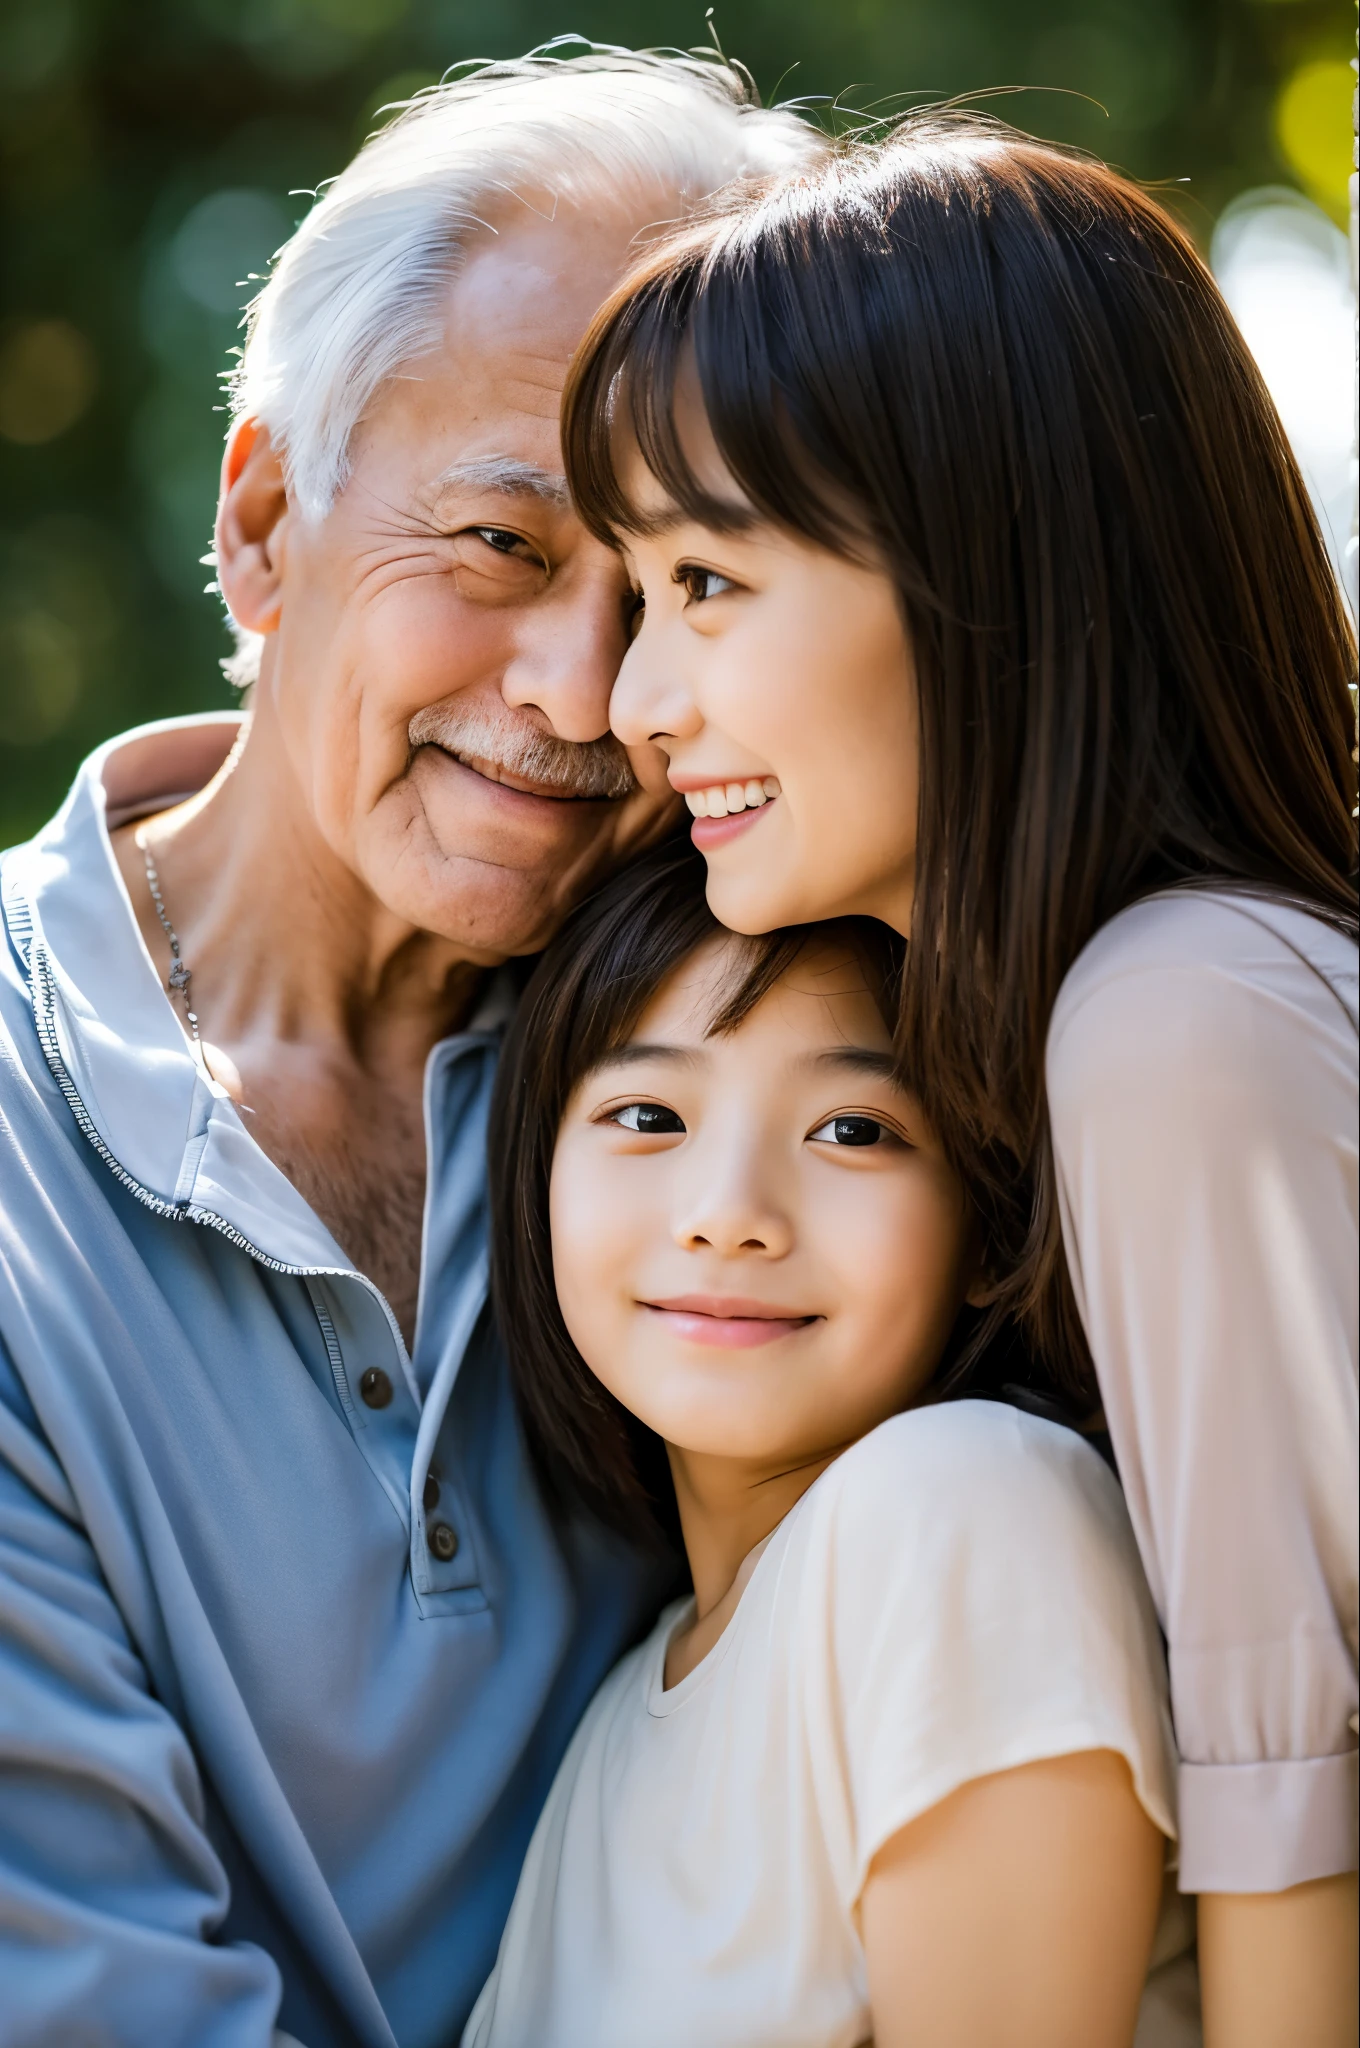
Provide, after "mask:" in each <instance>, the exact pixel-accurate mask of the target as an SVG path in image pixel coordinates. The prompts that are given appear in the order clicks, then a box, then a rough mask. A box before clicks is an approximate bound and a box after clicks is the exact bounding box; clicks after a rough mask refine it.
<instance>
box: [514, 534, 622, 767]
mask: <svg viewBox="0 0 1360 2048" xmlns="http://www.w3.org/2000/svg"><path fill="white" fill-rule="evenodd" d="M600 552H601V554H606V553H607V551H606V550H605V549H603V548H601V550H600ZM626 600H627V587H626V584H625V583H624V580H623V577H622V574H621V572H620V571H618V570H617V569H616V568H615V566H614V564H613V562H612V559H611V560H610V561H609V562H608V564H607V565H604V566H596V567H593V568H592V569H591V570H590V571H588V572H586V573H578V574H573V575H570V576H567V577H564V578H563V581H562V585H561V587H560V589H559V591H558V593H556V596H555V599H554V600H553V601H549V602H547V603H542V602H540V603H539V604H537V605H535V606H534V608H533V609H532V611H531V612H529V613H528V614H527V615H526V617H525V621H524V624H523V627H522V629H521V631H520V633H519V634H518V636H517V640H516V647H515V652H514V655H513V657H512V659H511V661H510V663H509V665H508V666H507V668H506V670H505V673H504V676H503V678H502V681H501V696H502V698H503V699H504V701H505V702H506V704H508V705H510V706H511V707H512V708H513V709H516V710H522V709H533V710H536V711H539V712H541V713H542V715H543V716H544V717H545V718H546V719H547V721H548V724H549V725H550V726H551V727H552V730H553V731H554V732H555V733H556V734H557V736H558V738H559V739H563V740H574V741H575V742H577V744H578V745H579V744H584V743H585V742H586V741H588V740H598V739H603V738H604V736H605V734H606V733H607V732H608V731H609V693H610V691H611V690H612V688H613V686H614V678H615V676H616V675H617V674H618V672H619V663H620V662H621V661H622V660H623V657H624V653H625V651H626V649H627V646H628V635H627V629H626V623H625V615H624V607H625V604H626Z"/></svg>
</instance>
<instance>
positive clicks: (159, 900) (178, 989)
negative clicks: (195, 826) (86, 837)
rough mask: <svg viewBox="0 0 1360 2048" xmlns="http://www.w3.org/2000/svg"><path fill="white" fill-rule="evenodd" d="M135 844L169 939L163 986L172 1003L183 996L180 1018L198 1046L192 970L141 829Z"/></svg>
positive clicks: (199, 1043) (163, 927)
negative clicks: (185, 958)
mask: <svg viewBox="0 0 1360 2048" xmlns="http://www.w3.org/2000/svg"><path fill="white" fill-rule="evenodd" d="M137 844H138V846H139V847H140V848H141V850H142V859H143V860H144V861H145V862H146V882H147V887H148V888H149V889H150V891H151V901H152V902H153V903H154V904H155V906H156V915H157V917H158V918H159V919H160V921H161V929H162V930H163V931H164V933H165V936H166V938H167V939H168V940H169V941H170V961H171V966H170V973H169V977H168V978H167V980H166V984H165V986H166V988H167V989H168V990H169V992H170V1000H171V1002H172V1003H173V1002H174V1001H176V999H177V998H179V997H181V996H182V997H183V998H184V1019H185V1022H186V1023H187V1024H188V1026H189V1029H190V1031H191V1032H192V1033H193V1039H194V1044H195V1045H196V1046H198V1047H199V1048H200V1049H201V1047H202V1044H203V1041H202V1039H201V1038H200V1037H199V1035H198V1013H197V1012H196V1011H195V1009H194V1008H193V1004H192V999H191V997H190V995H189V983H190V982H191V981H192V980H193V978H194V972H193V969H192V968H191V967H186V966H185V964H184V956H183V954H182V953H181V952H180V949H179V935H178V933H177V932H176V930H175V927H174V926H173V925H172V924H171V922H170V918H169V915H168V913H167V911H166V908H165V899H164V897H163V896H162V895H161V878H160V876H159V875H158V874H157V873H156V863H155V861H154V860H153V859H152V858H151V848H150V847H149V846H148V845H147V843H146V835H145V834H144V833H142V832H139V833H138V834H137Z"/></svg>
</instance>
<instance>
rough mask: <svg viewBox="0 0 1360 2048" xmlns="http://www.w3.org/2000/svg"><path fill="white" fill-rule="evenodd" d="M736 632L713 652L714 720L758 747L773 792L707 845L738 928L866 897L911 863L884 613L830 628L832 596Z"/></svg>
mask: <svg viewBox="0 0 1360 2048" xmlns="http://www.w3.org/2000/svg"><path fill="white" fill-rule="evenodd" d="M755 626H756V620H755V619H754V618H753V621H752V631H751V632H750V634H749V636H745V644H742V641H743V636H739V635H734V636H733V642H734V644H733V646H732V647H731V648H730V649H727V650H724V654H725V659H724V660H723V662H722V665H721V669H719V667H718V665H717V664H716V663H715V665H714V672H713V675H712V681H711V689H710V692H709V705H708V707H707V708H708V709H709V711H710V714H711V716H712V718H713V721H714V723H715V724H717V725H719V726H721V727H722V728H723V729H725V730H727V731H728V732H730V733H731V735H732V737H733V738H734V739H735V740H737V741H738V742H739V743H741V744H742V745H743V746H745V747H747V748H749V749H750V751H751V752H753V753H754V754H755V755H756V756H757V758H759V759H761V760H763V761H768V763H769V764H770V767H771V769H772V771H773V773H774V774H776V775H777V776H778V777H779V780H780V783H781V784H782V787H783V794H782V795H781V797H780V799H779V801H778V802H777V803H776V804H775V805H774V806H773V807H772V809H771V811H770V814H769V816H768V818H762V819H761V821H760V823H759V824H758V825H755V826H754V827H753V828H752V829H751V830H750V831H749V832H748V833H745V834H742V835H741V836H740V837H738V838H736V839H734V840H732V841H731V842H729V843H728V845H726V846H723V847H720V848H718V849H716V850H715V851H714V852H713V853H712V854H710V856H709V873H710V888H709V901H710V904H711V905H712V908H713V910H714V913H715V914H716V915H717V916H718V917H719V918H721V919H722V921H723V922H724V923H725V924H728V925H730V926H731V927H732V928H733V929H735V930H737V931H751V932H756V931H768V930H769V929H771V927H772V926H774V925H776V924H785V923H797V922H802V921H804V920H809V921H810V920H816V919H818V918H824V917H829V916H834V915H838V914H843V913H844V912H846V911H849V910H856V909H868V908H870V907H871V906H872V905H874V904H876V903H877V901H878V898H879V896H880V893H881V892H884V891H886V890H888V889H890V888H891V887H893V886H894V885H895V884H896V883H898V882H899V881H900V880H901V879H902V878H903V877H904V876H905V875H908V874H909V873H910V870H911V865H912V860H913V856H914V852H915V839H916V776H917V763H916V733H915V703H914V696H913V692H912V688H911V682H910V675H909V672H908V670H907V666H906V656H905V651H904V642H903V638H902V635H901V632H900V630H899V629H898V628H897V627H896V625H895V623H894V622H892V621H890V620H883V619H878V620H875V621H870V622H868V623H867V624H866V625H865V626H864V627H863V629H862V630H860V631H858V632H856V631H855V630H854V625H853V621H851V622H850V623H849V624H847V625H846V626H845V629H844V630H841V627H840V625H838V621H837V618H836V615H835V614H834V612H833V611H832V610H831V608H830V605H829V602H828V605H827V607H825V608H799V609H798V610H797V611H790V614H789V616H788V617H787V618H786V619H784V620H782V621H776V622H775V624H774V626H773V627H772V628H771V629H770V630H768V631H764V632H761V633H757V632H756V631H755Z"/></svg>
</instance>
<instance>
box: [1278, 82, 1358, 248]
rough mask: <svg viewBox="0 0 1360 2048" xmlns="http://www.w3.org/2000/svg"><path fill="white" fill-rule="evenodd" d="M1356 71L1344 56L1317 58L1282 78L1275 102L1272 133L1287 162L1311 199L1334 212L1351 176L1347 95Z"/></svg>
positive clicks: (1341, 209) (1341, 204)
mask: <svg viewBox="0 0 1360 2048" xmlns="http://www.w3.org/2000/svg"><path fill="white" fill-rule="evenodd" d="M1354 90H1355V75H1354V73H1353V72H1352V70H1351V67H1350V65H1349V64H1348V63H1347V62H1346V61H1345V59H1344V58H1343V57H1316V58H1314V59H1313V61H1312V62H1311V63H1309V64H1302V65H1300V67H1299V69H1298V70H1297V71H1296V72H1295V73H1294V75H1293V77H1292V78H1290V79H1288V80H1286V82H1285V86H1284V89H1283V91H1282V92H1281V94H1280V97H1279V99H1278V100H1277V101H1276V103H1275V137H1276V140H1277V141H1278V143H1279V145H1280V148H1281V150H1282V152H1283V154H1284V158H1285V161H1286V163H1287V164H1288V165H1289V168H1290V170H1291V171H1293V173H1294V175H1295V176H1296V177H1297V178H1298V180H1299V182H1300V183H1301V184H1303V185H1306V186H1307V188H1308V190H1309V191H1310V192H1311V193H1312V194H1313V197H1314V198H1315V199H1319V200H1321V202H1322V203H1323V205H1324V206H1328V207H1330V208H1331V209H1332V211H1333V212H1335V213H1337V214H1338V215H1341V214H1344V212H1345V208H1346V181H1347V179H1348V178H1349V177H1350V174H1351V147H1352V143H1353V140H1354V135H1353V130H1352V125H1351V95H1352V93H1353V92H1354Z"/></svg>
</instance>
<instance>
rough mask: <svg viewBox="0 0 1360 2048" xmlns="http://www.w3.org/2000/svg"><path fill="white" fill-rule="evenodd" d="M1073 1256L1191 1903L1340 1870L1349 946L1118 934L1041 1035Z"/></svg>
mask: <svg viewBox="0 0 1360 2048" xmlns="http://www.w3.org/2000/svg"><path fill="white" fill-rule="evenodd" d="M1048 1094H1049V1105H1050V1111H1051V1116H1052V1127H1053V1146H1054V1154H1055V1162H1056V1168H1057V1179H1058V1190H1059V1198H1060V1202H1061V1209H1062V1225H1063V1238H1064V1242H1065V1245H1066V1248H1067V1256H1068V1261H1069V1265H1070V1269H1071V1274H1072V1280H1073V1285H1074V1287H1075V1290H1076V1297H1077V1305H1078V1308H1079V1310H1080V1313H1081V1317H1082V1321H1083V1323H1084V1325H1085V1329H1086V1333H1087V1338H1088V1341H1089V1343H1090V1346H1091V1351H1092V1355H1093V1357H1094V1359H1095V1365H1096V1371H1097V1373H1098V1375H1099V1379H1100V1386H1101V1392H1102V1395H1103V1397H1104V1403H1105V1411H1106V1415H1107V1417H1108V1420H1109V1426H1110V1431H1111V1435H1112V1437H1113V1441H1114V1447H1115V1454H1116V1457H1117V1458H1118V1461H1119V1470H1120V1475H1121V1477H1122V1479H1123V1482H1124V1487H1125V1491H1126V1495H1127V1499H1128V1504H1129V1509H1130V1513H1131V1515H1132V1518H1133V1525H1134V1529H1135V1532H1136V1534H1137V1538H1138V1544H1139V1548H1140V1550H1141V1552H1142V1558H1143V1564H1144V1567H1145V1569H1146V1571H1147V1575H1148V1580H1149V1583H1150V1585H1151V1588H1152V1594H1153V1599H1154V1601H1155V1603H1156V1606H1157V1611H1158V1614H1159V1617H1160V1619H1161V1623H1162V1628H1163V1630H1164V1632H1165V1635H1166V1638H1167V1645H1168V1652H1169V1658H1170V1671H1171V1695H1172V1705H1173V1709H1174V1715H1175V1724H1176V1736H1177V1742H1178V1746H1179V1749H1180V1756H1181V1765H1180V1774H1179V1801H1180V1835H1181V1847H1180V1884H1181V1889H1182V1890H1183V1891H1187V1892H1200V1891H1217V1892H1261V1891H1276V1890H1280V1889H1283V1888H1284V1887H1285V1886H1287V1885H1292V1884H1298V1883H1301V1882H1303V1881H1304V1880H1305V1879H1308V1878H1317V1877H1324V1876H1330V1875H1332V1874H1334V1873H1337V1872H1340V1871H1345V1870H1352V1869H1354V1868H1355V1866H1356V1796H1357V1776H1356V1710H1357V1686H1356V1650H1357V1630H1356V1579H1357V1495H1358V1492H1360V1487H1358V1485H1357V1478H1358V1475H1357V1434H1358V1433H1357V1391H1356V1296H1357V1250H1356V1243H1357V1238H1356V1230H1357V1194H1356V1163H1357V1158H1356V1155H1357V998H1356V948H1355V946H1354V945H1353V944H1352V943H1351V942H1350V941H1349V940H1348V939H1346V938H1344V937H1343V936H1341V935H1340V934H1338V933H1335V932H1333V931H1332V930H1330V929H1329V928H1328V927H1327V926H1326V925H1324V924H1323V923H1321V922H1320V921H1319V920H1318V919H1316V918H1313V917H1310V916H1308V915H1306V914H1305V913H1303V912H1301V911H1298V910H1293V909H1289V908H1286V907H1284V906H1282V905H1280V904H1278V903H1274V902H1269V901H1263V900H1261V899H1259V898H1256V897H1250V896H1238V895H1230V894H1227V893H1223V894H1214V895H1209V894H1201V893H1197V892H1193V891H1188V890H1186V891H1174V892H1168V893H1166V894H1164V895H1160V896H1157V897H1153V898H1150V899H1149V900H1148V901H1146V902H1143V903H1140V904H1137V905H1135V906H1134V907H1133V908H1132V909H1130V910H1127V911H1125V912H1123V913H1122V914H1121V915H1120V916H1118V917H1116V918H1114V919H1113V920H1112V921H1111V923H1110V924H1109V925H1107V926H1106V927H1105V928H1104V930H1102V931H1101V932H1099V933H1098V934H1097V936H1096V937H1095V939H1093V940H1092V942H1091V944H1090V945H1089V946H1088V947H1087V948H1086V950H1085V951H1084V952H1083V953H1082V955H1081V957H1080V958H1079V959H1078V961H1077V962H1076V964H1075V966H1074V967H1073V968H1072V970H1071V972H1070V973H1069V975H1068V976H1067V979H1066V981H1065V982H1064V984H1063V987H1062V990H1061V993H1060V995H1059V999H1058V1002H1057V1005H1056V1007H1055V1009H1054V1013H1053V1020H1052V1024H1051V1027H1050V1031H1049V1040H1048Z"/></svg>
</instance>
